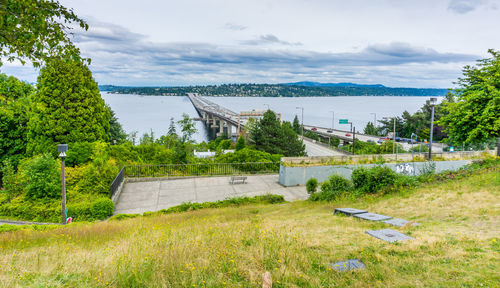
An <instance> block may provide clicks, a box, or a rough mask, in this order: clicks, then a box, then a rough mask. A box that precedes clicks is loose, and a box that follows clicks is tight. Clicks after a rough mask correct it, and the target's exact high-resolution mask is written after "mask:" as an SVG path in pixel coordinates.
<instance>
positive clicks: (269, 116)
mask: <svg viewBox="0 0 500 288" xmlns="http://www.w3.org/2000/svg"><path fill="white" fill-rule="evenodd" d="M250 136H251V140H252V142H253V143H255V148H256V149H257V150H261V151H265V152H268V153H271V154H282V155H284V156H302V155H305V146H304V144H302V142H301V141H300V140H299V139H298V135H297V133H295V132H294V130H293V128H292V126H291V125H290V123H289V122H285V123H284V124H283V125H281V124H280V121H279V119H278V118H277V117H276V114H274V112H273V111H271V110H268V111H266V112H265V113H264V116H263V117H262V119H260V120H259V121H258V122H257V123H256V125H255V126H254V127H253V128H252V130H251V131H250Z"/></svg>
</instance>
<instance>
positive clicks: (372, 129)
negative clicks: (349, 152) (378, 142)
mask: <svg viewBox="0 0 500 288" xmlns="http://www.w3.org/2000/svg"><path fill="white" fill-rule="evenodd" d="M363 133H364V134H366V135H375V136H376V135H377V129H375V125H373V123H372V122H368V124H366V126H365V129H364V130H363Z"/></svg>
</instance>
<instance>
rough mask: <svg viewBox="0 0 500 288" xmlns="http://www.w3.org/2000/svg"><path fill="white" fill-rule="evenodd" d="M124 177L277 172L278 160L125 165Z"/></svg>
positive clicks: (278, 167)
mask: <svg viewBox="0 0 500 288" xmlns="http://www.w3.org/2000/svg"><path fill="white" fill-rule="evenodd" d="M124 168H125V176H126V177H186V176H224V175H247V174H272V173H279V169H280V163H279V162H254V163H211V164H167V165H129V166H125V167H124Z"/></svg>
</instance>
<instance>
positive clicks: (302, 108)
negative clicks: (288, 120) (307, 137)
mask: <svg viewBox="0 0 500 288" xmlns="http://www.w3.org/2000/svg"><path fill="white" fill-rule="evenodd" d="M295 109H301V110H302V142H304V107H296V108H295Z"/></svg>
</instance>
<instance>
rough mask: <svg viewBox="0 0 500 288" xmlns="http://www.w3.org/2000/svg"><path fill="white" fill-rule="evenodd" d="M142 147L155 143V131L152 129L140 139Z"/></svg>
mask: <svg viewBox="0 0 500 288" xmlns="http://www.w3.org/2000/svg"><path fill="white" fill-rule="evenodd" d="M139 143H140V145H150V144H153V143H155V134H154V133H153V129H151V132H150V133H144V134H143V135H142V137H141V139H139Z"/></svg>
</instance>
